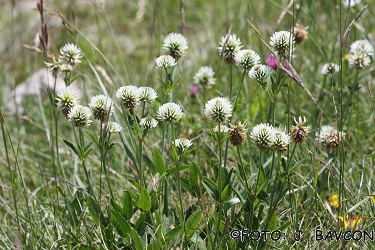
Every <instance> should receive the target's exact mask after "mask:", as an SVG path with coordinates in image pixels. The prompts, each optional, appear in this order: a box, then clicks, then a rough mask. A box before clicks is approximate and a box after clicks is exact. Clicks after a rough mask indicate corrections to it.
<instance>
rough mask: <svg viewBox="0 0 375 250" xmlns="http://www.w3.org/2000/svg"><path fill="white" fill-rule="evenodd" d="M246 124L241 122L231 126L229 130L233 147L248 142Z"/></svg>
mask: <svg viewBox="0 0 375 250" xmlns="http://www.w3.org/2000/svg"><path fill="white" fill-rule="evenodd" d="M246 132H247V129H246V123H241V122H239V123H238V125H233V124H231V126H230V128H229V129H228V135H229V136H230V137H229V141H230V143H231V144H232V145H233V146H236V147H237V146H240V145H242V144H243V143H244V142H245V140H246Z"/></svg>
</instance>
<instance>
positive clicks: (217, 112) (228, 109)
mask: <svg viewBox="0 0 375 250" xmlns="http://www.w3.org/2000/svg"><path fill="white" fill-rule="evenodd" d="M232 111H233V109H232V104H231V103H230V102H229V101H228V100H227V99H225V98H223V97H215V98H213V99H211V100H209V101H208V102H207V103H206V105H205V108H204V113H205V115H206V116H207V117H208V118H209V119H211V120H212V121H214V122H218V123H222V122H225V121H226V120H227V119H228V118H229V117H231V116H232Z"/></svg>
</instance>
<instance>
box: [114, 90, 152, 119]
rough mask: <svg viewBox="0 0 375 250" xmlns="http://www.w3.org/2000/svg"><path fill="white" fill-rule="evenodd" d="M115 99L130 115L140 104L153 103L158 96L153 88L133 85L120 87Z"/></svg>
mask: <svg viewBox="0 0 375 250" xmlns="http://www.w3.org/2000/svg"><path fill="white" fill-rule="evenodd" d="M116 97H117V99H118V100H120V101H121V105H122V106H123V107H124V108H125V109H128V110H129V111H130V112H131V113H132V112H133V110H134V108H135V107H136V106H138V105H139V103H140V102H149V103H151V102H153V101H154V100H155V99H156V98H157V97H158V95H157V94H156V91H155V90H154V89H153V88H150V87H140V88H138V87H137V86H133V85H128V86H122V87H120V88H119V89H118V90H117V92H116Z"/></svg>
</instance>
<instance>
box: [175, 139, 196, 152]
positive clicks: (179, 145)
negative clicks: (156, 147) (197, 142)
mask: <svg viewBox="0 0 375 250" xmlns="http://www.w3.org/2000/svg"><path fill="white" fill-rule="evenodd" d="M173 145H174V147H175V148H176V150H177V153H178V154H179V155H182V154H183V153H185V152H186V150H187V149H188V148H190V147H191V145H193V142H192V141H191V140H188V139H186V138H179V139H176V140H174V141H173Z"/></svg>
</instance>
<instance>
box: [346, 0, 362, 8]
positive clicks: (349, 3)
mask: <svg viewBox="0 0 375 250" xmlns="http://www.w3.org/2000/svg"><path fill="white" fill-rule="evenodd" d="M360 3H362V0H342V4H343V5H344V7H345V8H349V7H354V6H356V5H357V4H360Z"/></svg>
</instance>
